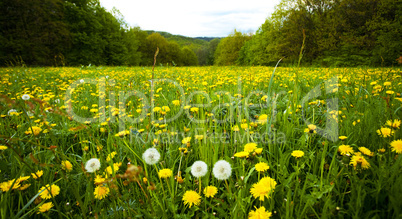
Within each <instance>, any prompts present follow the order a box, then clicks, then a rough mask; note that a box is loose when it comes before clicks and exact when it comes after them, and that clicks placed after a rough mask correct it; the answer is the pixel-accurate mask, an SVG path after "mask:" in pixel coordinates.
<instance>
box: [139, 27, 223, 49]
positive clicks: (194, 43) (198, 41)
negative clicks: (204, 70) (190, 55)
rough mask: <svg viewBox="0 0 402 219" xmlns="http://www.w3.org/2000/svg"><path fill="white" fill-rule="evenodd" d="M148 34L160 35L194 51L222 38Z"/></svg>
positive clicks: (152, 31)
mask: <svg viewBox="0 0 402 219" xmlns="http://www.w3.org/2000/svg"><path fill="white" fill-rule="evenodd" d="M145 32H147V33H148V34H152V33H159V34H160V35H162V36H163V37H165V38H166V39H167V40H168V41H176V42H177V43H178V44H179V45H180V46H189V47H190V48H192V49H195V48H199V47H203V46H206V45H208V42H209V41H211V40H213V39H216V38H220V37H194V38H193V37H186V36H182V35H174V34H171V33H168V32H163V31H154V30H146V31H145Z"/></svg>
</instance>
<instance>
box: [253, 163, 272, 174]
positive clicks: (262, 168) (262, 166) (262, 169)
mask: <svg viewBox="0 0 402 219" xmlns="http://www.w3.org/2000/svg"><path fill="white" fill-rule="evenodd" d="M268 169H269V166H268V164H267V163H265V162H259V163H257V164H256V165H255V170H257V171H258V172H265V171H266V170H268Z"/></svg>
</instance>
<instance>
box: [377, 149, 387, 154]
mask: <svg viewBox="0 0 402 219" xmlns="http://www.w3.org/2000/svg"><path fill="white" fill-rule="evenodd" d="M377 151H378V153H385V148H380V149H378V150H377Z"/></svg>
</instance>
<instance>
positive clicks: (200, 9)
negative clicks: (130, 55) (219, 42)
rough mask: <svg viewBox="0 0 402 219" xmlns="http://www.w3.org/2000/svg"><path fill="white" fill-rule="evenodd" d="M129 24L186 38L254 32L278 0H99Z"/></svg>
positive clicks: (272, 10)
mask: <svg viewBox="0 0 402 219" xmlns="http://www.w3.org/2000/svg"><path fill="white" fill-rule="evenodd" d="M100 2H101V5H102V6H103V7H105V8H106V9H107V10H109V11H110V10H112V9H113V7H115V8H116V9H118V10H119V11H120V13H122V14H123V16H124V20H125V21H126V22H127V23H128V24H129V25H130V26H139V27H140V28H141V29H142V30H155V31H165V32H169V33H171V34H177V35H183V36H189V37H226V36H227V35H229V34H230V33H232V32H233V30H234V29H236V30H237V31H241V32H246V33H248V32H255V31H256V30H257V29H258V28H259V27H260V26H261V25H262V24H263V23H264V22H265V19H266V18H267V17H268V16H269V15H270V14H271V13H272V12H274V9H275V5H277V4H279V2H280V0H203V1H191V0H148V1H147V0H142V1H138V0H100Z"/></svg>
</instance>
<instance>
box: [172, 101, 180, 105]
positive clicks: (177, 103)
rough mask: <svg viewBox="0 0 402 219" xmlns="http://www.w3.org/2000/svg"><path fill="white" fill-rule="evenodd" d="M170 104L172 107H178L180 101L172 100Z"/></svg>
mask: <svg viewBox="0 0 402 219" xmlns="http://www.w3.org/2000/svg"><path fill="white" fill-rule="evenodd" d="M172 103H173V105H175V106H178V105H180V100H173V101H172Z"/></svg>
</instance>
